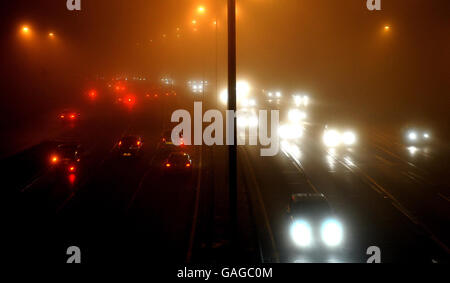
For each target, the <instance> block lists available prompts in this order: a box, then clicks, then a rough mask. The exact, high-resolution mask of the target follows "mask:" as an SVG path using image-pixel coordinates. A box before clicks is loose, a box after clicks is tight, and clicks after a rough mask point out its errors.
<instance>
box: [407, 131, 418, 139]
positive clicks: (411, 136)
mask: <svg viewBox="0 0 450 283" xmlns="http://www.w3.org/2000/svg"><path fill="white" fill-rule="evenodd" d="M408 139H409V140H410V141H416V140H417V133H416V132H409V133H408Z"/></svg>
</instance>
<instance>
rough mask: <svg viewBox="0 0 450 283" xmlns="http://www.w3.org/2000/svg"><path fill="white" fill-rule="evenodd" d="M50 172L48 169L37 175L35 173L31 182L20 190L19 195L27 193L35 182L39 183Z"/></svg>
mask: <svg viewBox="0 0 450 283" xmlns="http://www.w3.org/2000/svg"><path fill="white" fill-rule="evenodd" d="M49 171H50V170H49V169H45V170H42V171H40V172H39V173H37V174H36V175H35V177H34V178H32V179H33V180H32V181H31V182H30V183H29V184H28V185H26V186H25V187H24V188H22V189H21V190H20V192H21V193H25V192H26V191H28V190H29V189H30V188H32V187H33V186H34V185H35V184H36V183H37V182H39V181H40V180H41V179H42V178H43V177H44V176H45V175H46V174H47V173H48V172H49Z"/></svg>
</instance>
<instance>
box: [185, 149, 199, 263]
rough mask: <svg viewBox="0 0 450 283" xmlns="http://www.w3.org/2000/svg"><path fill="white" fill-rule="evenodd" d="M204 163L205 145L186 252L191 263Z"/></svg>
mask: <svg viewBox="0 0 450 283" xmlns="http://www.w3.org/2000/svg"><path fill="white" fill-rule="evenodd" d="M202 164H203V147H200V158H199V163H198V175H197V186H196V194H195V204H194V216H193V219H192V227H191V233H190V236H189V246H188V251H187V254H186V262H187V263H190V262H191V259H192V251H193V249H194V239H195V231H196V228H197V220H198V211H199V206H200V185H201V181H202V171H203V168H202Z"/></svg>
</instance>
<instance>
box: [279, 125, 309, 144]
mask: <svg viewBox="0 0 450 283" xmlns="http://www.w3.org/2000/svg"><path fill="white" fill-rule="evenodd" d="M303 131H304V128H303V127H302V126H300V125H293V124H286V125H281V126H280V127H279V128H278V135H279V136H280V138H281V139H283V140H292V139H300V138H302V137H303Z"/></svg>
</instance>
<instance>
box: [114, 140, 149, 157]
mask: <svg viewBox="0 0 450 283" xmlns="http://www.w3.org/2000/svg"><path fill="white" fill-rule="evenodd" d="M143 144H144V143H143V140H142V138H141V137H140V136H124V137H122V138H121V139H120V141H119V142H118V144H117V149H118V152H119V155H120V156H122V157H137V156H139V155H140V154H141V152H142V146H143Z"/></svg>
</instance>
